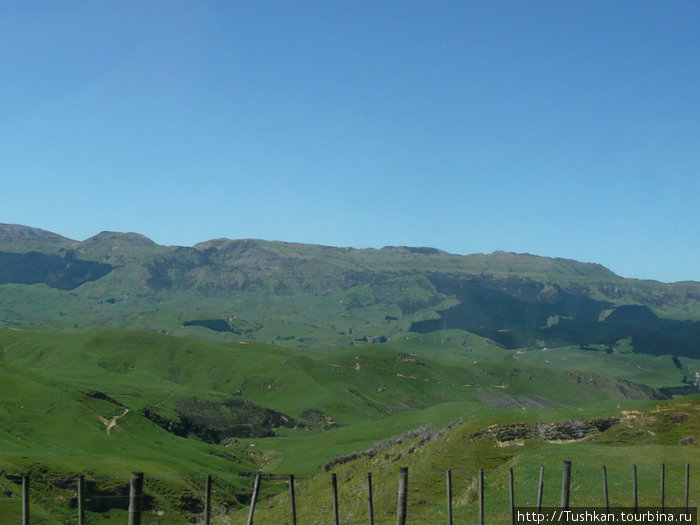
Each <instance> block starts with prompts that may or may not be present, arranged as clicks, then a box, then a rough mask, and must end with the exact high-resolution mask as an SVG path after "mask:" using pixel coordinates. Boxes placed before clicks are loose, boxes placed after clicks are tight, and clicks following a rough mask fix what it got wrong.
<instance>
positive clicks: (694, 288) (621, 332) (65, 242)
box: [0, 224, 700, 358]
mask: <svg viewBox="0 0 700 525" xmlns="http://www.w3.org/2000/svg"><path fill="white" fill-rule="evenodd" d="M699 321H700V283H697V282H681V283H673V284H665V283H660V282H656V281H641V280H635V279H625V278H622V277H620V276H617V275H615V274H614V273H613V272H611V271H610V270H608V269H606V268H604V267H603V266H601V265H599V264H591V263H581V262H577V261H573V260H568V259H558V258H547V257H538V256H535V255H530V254H515V253H508V252H494V253H492V254H488V255H484V254H475V255H467V256H462V255H452V254H449V253H446V252H443V251H441V250H437V249H435V248H426V247H419V248H415V247H405V246H399V247H395V246H388V247H385V248H382V249H363V250H358V249H354V248H336V247H330V246H318V245H308V244H298V243H286V242H270V241H262V240H256V239H243V240H230V239H215V240H210V241H206V242H202V243H199V244H197V245H195V246H193V247H181V246H161V245H158V244H156V243H154V242H153V241H151V240H150V239H148V238H146V237H144V236H142V235H139V234H136V233H117V232H102V233H99V234H97V235H95V236H94V237H91V238H89V239H87V240H85V241H82V242H79V241H75V240H71V239H68V238H66V237H62V236H60V235H57V234H55V233H51V232H47V231H44V230H39V229H35V228H30V227H27V226H18V225H9V224H0V325H5V326H35V327H42V328H46V329H51V330H62V331H64V330H76V329H77V330H82V329H87V328H94V327H113V328H133V329H146V330H152V331H159V332H164V333H171V334H175V335H192V336H196V337H200V338H204V339H220V340H258V341H268V342H275V343H277V344H282V345H286V346H290V347H314V348H335V347H340V346H348V345H351V344H357V343H360V342H361V343H378V344H381V343H384V342H388V341H392V340H393V341H394V342H397V341H399V340H405V339H406V338H411V337H413V336H415V335H416V334H440V333H445V334H448V333H449V334H451V336H450V337H449V338H443V339H444V340H445V341H446V340H447V339H450V341H453V342H454V343H453V344H454V345H463V344H465V343H464V341H465V338H464V337H466V336H468V335H469V334H476V335H478V336H480V337H482V338H486V339H488V340H490V341H493V342H494V343H496V344H498V345H500V346H503V347H506V348H517V347H553V346H563V345H572V344H573V345H578V346H580V347H582V348H586V347H588V346H589V345H603V346H607V347H608V348H610V349H613V348H616V347H617V346H618V345H620V344H623V343H624V346H625V347H631V348H632V349H633V350H634V351H637V352H645V353H653V354H672V355H680V356H688V357H695V358H699V357H700V322H699ZM460 334H463V336H462V335H460ZM452 336H454V337H452ZM447 344H449V342H448V343H447Z"/></svg>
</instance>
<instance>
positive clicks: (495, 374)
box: [0, 329, 700, 523]
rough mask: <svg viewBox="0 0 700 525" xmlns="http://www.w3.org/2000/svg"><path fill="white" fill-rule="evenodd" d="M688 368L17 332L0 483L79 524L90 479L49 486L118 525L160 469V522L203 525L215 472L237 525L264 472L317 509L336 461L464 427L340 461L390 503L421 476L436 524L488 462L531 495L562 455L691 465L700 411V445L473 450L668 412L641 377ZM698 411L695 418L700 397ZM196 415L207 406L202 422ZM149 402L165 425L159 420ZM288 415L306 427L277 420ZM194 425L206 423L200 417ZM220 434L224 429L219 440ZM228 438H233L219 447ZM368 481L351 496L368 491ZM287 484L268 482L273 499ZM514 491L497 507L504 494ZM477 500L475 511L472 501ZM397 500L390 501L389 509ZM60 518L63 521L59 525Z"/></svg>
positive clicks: (481, 345) (429, 345) (676, 374)
mask: <svg viewBox="0 0 700 525" xmlns="http://www.w3.org/2000/svg"><path fill="white" fill-rule="evenodd" d="M450 337H453V338H455V337H462V338H463V339H462V340H460V341H458V343H459V344H458V345H457V346H454V345H452V344H450V345H444V347H443V342H442V341H443V340H444V339H446V338H450ZM406 338H408V339H406ZM450 343H454V341H450ZM681 365H682V368H679V367H678V365H677V364H675V363H674V362H673V361H672V359H671V356H660V357H655V356H644V355H637V354H631V353H624V352H616V353H613V354H610V355H609V354H607V353H605V352H603V351H590V350H586V351H584V350H579V349H576V348H564V349H557V350H551V351H544V350H534V351H510V350H502V349H499V348H497V347H495V346H493V345H492V344H491V343H489V342H488V341H487V340H484V339H482V338H479V337H476V336H468V337H465V336H464V335H463V334H459V333H450V332H445V333H442V334H425V335H417V334H410V335H408V334H407V335H405V336H404V337H403V338H396V339H395V340H393V341H391V342H389V343H386V344H376V345H368V346H364V347H359V346H355V347H351V348H346V349H341V350H336V351H334V352H332V353H329V352H320V351H309V350H300V349H289V348H283V347H278V346H274V345H269V344H261V343H248V344H242V343H240V342H239V343H213V342H202V341H199V340H194V339H187V338H177V337H171V336H165V335H161V334H155V333H148V332H126V331H109V330H101V331H89V332H84V333H76V334H55V333H47V332H42V331H33V330H17V329H2V330H0V393H1V394H2V396H1V397H0V420H1V421H2V426H0V445H1V450H0V483H1V484H2V487H0V489H2V490H4V491H5V494H6V496H7V497H10V498H11V497H16V496H17V495H18V494H19V485H17V483H16V482H14V481H12V480H16V478H17V476H18V475H20V474H21V473H23V472H29V473H30V474H31V476H32V479H33V485H32V486H33V489H32V490H33V491H34V492H33V496H34V497H35V499H36V502H35V504H34V506H33V509H34V511H33V514H34V516H35V517H36V519H37V520H38V521H37V522H38V523H41V522H42V521H40V520H41V519H44V520H46V521H45V522H46V523H54V522H56V523H62V521H60V520H62V519H67V518H65V516H70V515H72V514H71V513H72V511H71V510H70V508H69V504H70V498H72V497H73V496H71V494H72V490H73V488H72V487H73V485H72V484H71V483H72V482H71V483H66V482H64V481H61V482H57V483H53V482H51V481H50V480H65V479H69V478H74V477H75V476H76V475H78V474H80V473H83V474H85V475H86V476H87V478H88V479H89V480H90V482H91V483H92V485H91V490H93V491H95V493H98V494H103V496H104V500H103V501H105V502H107V503H104V505H103V506H102V507H99V506H98V505H97V503H95V504H94V506H93V511H91V513H90V517H91V519H92V522H94V523H100V522H105V523H108V522H113V520H118V519H120V518H119V516H122V517H123V511H124V509H123V508H121V507H120V506H119V505H122V507H123V501H124V498H123V497H121V496H123V493H124V491H125V490H126V489H125V487H126V483H127V482H128V479H129V475H130V473H131V472H132V471H143V472H145V473H146V476H147V491H148V492H149V494H152V497H153V500H152V501H151V502H150V504H149V505H150V507H149V508H150V511H149V512H151V514H152V515H153V517H152V519H153V520H155V521H154V522H157V523H178V522H182V523H185V522H187V520H188V519H196V517H197V515H198V514H197V512H196V508H198V505H200V506H201V501H200V500H201V485H202V483H203V479H204V477H205V476H206V474H208V473H211V474H213V475H214V476H215V479H216V485H215V500H216V506H217V509H219V513H221V514H223V513H225V512H233V514H231V518H232V520H233V521H231V522H232V523H237V522H238V521H235V520H238V519H239V518H238V517H237V516H238V515H237V514H236V512H235V509H236V508H239V507H240V506H241V505H243V504H245V503H246V501H247V498H248V497H249V495H250V485H251V483H252V480H251V477H250V475H251V473H253V472H255V471H259V470H260V471H262V472H265V473H267V474H268V475H281V474H289V473H294V474H296V475H298V476H301V477H302V481H303V483H302V484H301V485H300V487H299V495H300V496H299V497H300V498H301V499H300V504H302V503H303V502H304V498H305V497H309V498H310V500H309V502H308V503H304V504H305V505H312V502H313V501H316V502H318V501H321V500H322V498H324V497H325V494H326V493H327V490H326V489H327V487H326V485H327V482H328V474H327V473H326V472H324V471H323V470H322V469H321V467H322V465H324V464H325V463H327V462H329V461H331V460H332V459H333V458H336V457H338V456H343V455H347V454H350V453H352V452H355V451H362V450H366V449H368V448H370V447H371V446H372V445H373V444H374V443H377V442H381V441H383V440H386V439H387V438H389V437H391V436H396V435H400V434H403V433H404V432H406V431H409V430H411V429H416V428H419V427H422V426H424V425H427V424H430V425H432V427H433V428H435V429H436V430H439V429H440V428H443V427H445V426H446V425H448V424H449V423H450V422H453V423H454V424H455V426H454V428H453V429H452V430H451V431H450V432H448V433H447V434H445V435H444V436H441V437H440V438H439V439H437V440H435V441H433V442H430V443H428V444H426V445H425V446H424V447H416V449H415V451H413V452H412V453H408V452H407V450H408V449H410V448H411V446H412V445H411V444H410V443H405V444H402V445H399V446H398V448H397V449H396V450H395V451H387V452H385V453H383V455H382V456H381V457H374V458H372V459H369V458H366V457H365V458H361V459H360V460H358V461H357V462H351V463H347V464H344V465H341V466H339V467H336V468H337V472H338V473H339V474H342V476H341V478H342V479H343V480H350V479H351V478H352V479H355V478H357V479H361V478H362V476H363V475H364V474H363V472H364V471H366V470H367V469H369V470H372V471H374V472H376V475H377V480H376V482H377V487H386V489H382V490H386V491H388V492H387V494H389V493H392V491H395V478H396V476H397V472H398V466H399V465H401V466H403V465H404V464H405V465H406V466H409V468H410V469H411V472H414V473H415V477H414V475H413V474H412V477H411V479H412V480H413V481H412V486H413V487H414V488H415V489H416V490H418V489H419V488H420V489H421V490H420V494H421V495H417V494H414V495H413V496H412V498H413V500H414V501H416V504H415V505H412V509H413V510H412V511H411V512H414V513H416V514H415V516H416V519H425V520H428V521H424V522H425V523H430V522H432V520H433V519H434V518H433V515H432V514H431V513H433V512H434V513H439V509H440V508H441V505H440V504H438V500H439V498H438V495H439V494H441V493H442V490H443V489H442V488H441V487H442V486H443V485H442V484H443V483H444V481H440V479H441V476H442V475H443V474H444V470H446V469H447V468H453V469H454V470H455V473H456V475H458V476H463V479H462V480H461V481H459V483H460V487H462V486H463V485H464V484H466V483H467V482H470V481H469V480H470V479H472V478H471V477H469V476H472V475H473V470H474V469H475V468H486V469H489V470H490V471H493V473H492V474H489V479H491V480H492V481H489V483H492V484H494V485H493V487H494V488H497V487H502V481H498V480H499V479H500V478H502V477H503V475H504V474H503V472H504V470H503V469H505V468H507V467H508V466H509V465H510V466H513V467H514V468H515V469H516V472H518V476H520V477H517V478H516V482H517V483H518V484H519V486H520V485H522V484H526V485H527V484H529V481H527V480H528V479H529V478H528V477H529V476H532V475H533V474H531V473H530V472H531V470H532V469H533V468H534V469H535V470H536V469H538V468H539V464H540V463H543V464H547V465H548V467H549V466H552V468H555V467H556V465H559V464H560V463H561V461H562V460H563V459H572V460H573V461H575V463H576V464H578V465H579V466H580V468H583V467H584V466H586V465H588V466H587V467H586V468H591V469H593V470H595V468H599V467H595V464H597V463H596V462H600V461H603V460H605V461H608V460H607V459H605V458H608V457H609V458H610V459H609V461H610V466H611V469H613V470H612V471H611V472H617V471H618V470H620V471H621V472H624V470H625V469H626V468H628V466H629V464H630V463H631V461H632V458H633V457H634V456H635V454H638V453H639V452H640V451H642V455H643V457H644V461H643V462H642V461H639V463H640V464H641V463H644V464H647V465H650V466H649V468H650V469H651V468H653V467H652V466H651V465H655V464H657V463H660V462H663V461H664V460H665V459H668V458H673V461H674V462H675V463H674V464H680V463H682V462H685V461H691V460H693V461H694V456H693V453H695V454H696V447H695V446H679V445H678V444H677V441H678V440H680V439H683V438H684V437H692V436H696V438H697V421H696V417H695V414H694V413H692V414H691V415H692V416H693V417H692V418H691V420H689V421H690V423H687V424H686V423H684V425H686V426H685V427H683V428H684V429H685V428H688V429H690V430H689V431H688V432H689V434H688V436H686V435H685V434H683V435H681V434H678V432H677V431H678V430H679V428H680V427H678V428H676V427H674V426H673V425H667V426H668V428H665V427H659V428H657V427H654V426H653V425H652V426H651V427H649V429H647V430H649V431H650V432H653V433H655V434H654V435H655V436H657V437H653V438H652V434H650V433H647V434H644V433H643V432H642V434H640V433H639V432H637V431H636V430H635V432H636V433H633V435H631V437H630V436H628V435H627V434H625V433H624V432H623V433H622V434H621V435H619V436H618V437H617V438H615V439H616V440H617V441H614V442H606V441H604V440H603V436H606V438H607V437H608V436H615V435H616V434H615V433H613V434H609V433H605V434H601V436H599V437H596V438H592V439H589V440H586V441H585V443H584V442H581V443H575V444H571V446H569V445H566V447H565V449H564V448H562V446H560V445H557V446H552V445H551V444H544V443H525V444H524V445H523V446H511V447H497V446H496V445H494V444H493V443H491V442H484V443H481V442H476V443H465V437H466V436H468V435H470V434H471V433H474V432H477V431H479V430H481V429H483V428H487V427H488V426H490V425H493V424H507V423H514V422H518V421H523V422H536V421H549V420H564V419H568V418H573V417H577V418H594V417H602V416H609V415H616V414H617V415H619V414H620V411H621V410H623V409H628V410H632V409H635V410H636V409H639V410H647V411H649V410H652V411H653V410H654V408H655V407H656V405H657V404H658V403H662V402H660V401H649V400H648V398H649V396H653V395H657V394H656V393H655V391H653V390H652V389H651V387H650V386H645V385H638V384H635V381H639V382H643V383H646V385H651V386H655V387H660V386H676V385H680V384H681V380H682V378H683V376H684V375H687V374H688V373H689V370H691V369H695V370H697V369H698V368H700V367H699V366H698V362H697V361H695V360H692V359H686V358H683V359H682V361H681ZM601 370H605V371H608V370H609V372H608V374H601V373H600V372H599V371H601ZM596 371H598V372H596ZM614 376H616V377H614ZM642 380H643V381H642ZM645 399H647V400H645ZM232 400H234V401H237V403H238V404H236V403H233V401H232ZM688 403H690V404H691V407H696V406H697V398H690V401H688ZM662 404H663V403H662ZM239 406H245V410H247V411H248V412H245V413H244V417H245V418H253V419H255V418H258V419H257V420H259V421H260V425H259V427H256V428H255V429H253V432H254V433H253V435H250V434H246V435H237V434H236V430H234V431H231V429H229V428H219V427H216V424H217V422H216V421H212V419H216V418H217V417H219V416H218V415H220V414H221V413H222V412H221V410H224V409H226V410H229V412H227V413H228V414H229V415H231V416H232V417H234V416H235V415H236V414H235V413H231V412H230V411H231V410H234V411H235V410H237V409H236V408H234V409H232V408H231V407H239ZM188 407H190V408H191V407H195V412H196V411H199V412H201V413H200V414H193V413H192V410H190V411H189V412H187V409H188ZM202 407H204V408H202ZM227 407H228V408H227ZM146 409H148V410H149V411H150V413H155V414H157V416H158V417H159V418H160V419H154V418H153V417H152V418H150V419H149V418H148V417H146V414H147V412H145V410H146ZM269 411H275V414H272V415H270V414H271V412H269ZM691 412H692V411H691ZM205 416H206V417H205ZM273 416H274V417H276V418H287V420H288V421H290V422H292V423H290V424H289V425H284V424H279V421H280V420H279V419H276V420H275V421H277V423H270V421H271V420H270V419H269V418H271V417H273ZM197 417H199V419H198V418H197ZM188 418H189V419H188ZM207 418H208V419H207ZM266 418H267V419H266ZM187 421H189V422H190V423H189V424H190V426H187V425H184V424H183V422H187ZM177 424H180V427H179V428H180V430H181V432H180V433H179V434H178V433H177V432H174V431H173V430H172V428H171V431H168V428H169V427H168V425H171V426H172V425H175V426H177ZM207 425H209V426H207ZM246 429H247V431H250V428H248V427H246ZM214 430H216V431H217V432H219V433H217V434H212V432H213V431H214ZM240 430H241V429H240V428H238V430H237V431H240ZM207 432H209V433H207ZM226 432H229V434H227V433H226ZM231 432H232V433H231ZM256 432H257V433H256ZM608 432H611V431H608ZM645 432H646V430H645ZM674 432H675V433H674ZM211 435H215V436H217V440H218V441H212V440H211V439H207V436H211ZM222 436H223V437H222ZM658 436H661V437H658ZM662 438H663V439H662ZM659 440H661V441H659ZM674 440H675V441H674ZM462 445H463V446H462ZM440 447H442V448H440ZM564 450H565V451H566V453H565V454H564V453H561V452H562V451H564ZM613 451H616V452H613ZM385 456H386V457H385ZM382 458H383V459H382ZM392 458H393V459H392ZM592 458H595V460H593V459H592ZM592 462H593V463H592ZM679 462H680V463H679ZM691 462H692V461H691ZM526 467H527V468H526ZM674 468H675V467H674ZM460 472H461V473H462V474H458V473H460ZM470 472H472V474H468V473H470ZM611 475H612V474H611ZM615 475H618V474H615ZM619 475H620V476H621V475H622V474H619ZM310 476H315V477H310ZM421 476H422V477H421ZM491 476H493V477H491ZM304 477H310V478H308V479H303V478H304ZM458 479H461V478H458ZM596 479H597V478H596ZM520 480H522V481H520ZM621 483H622V482H621ZM315 484H317V485H318V489H316V488H314V487H316V485H315ZM433 485H434V486H435V488H430V487H433ZM344 486H345V485H344ZM324 487H325V488H324ZM351 487H352V486H351V485H348V486H347V487H346V488H345V489H343V490H348V491H354V490H355V489H352V488H351ZM283 488H284V487H282V486H275V485H273V484H270V483H268V484H266V487H265V495H266V498H268V497H270V496H271V495H272V494H273V493H274V492H275V490H276V489H283ZM426 490H427V491H428V492H425V491H426ZM465 490H466V489H465ZM469 490H471V489H469ZM580 490H581V491H583V492H581V494H588V493H589V492H586V490H588V489H586V490H584V489H580ZM669 490H670V486H669ZM590 491H591V492H590V493H591V494H593V492H594V489H593V488H591V489H590ZM433 493H434V494H435V496H424V495H422V494H433ZM497 493H498V494H500V491H495V492H494V498H495V499H494V500H493V503H492V504H493V505H497V504H498V503H497V502H498V501H499V500H498V498H500V497H501V496H500V495H499V496H497V495H496V494H497ZM305 494H306V495H307V496H305ZM469 494H471V493H469ZM322 495H324V496H322ZM460 497H461V498H462V500H464V501H465V502H468V501H470V498H471V497H472V496H469V495H468V494H467V495H462V496H460ZM586 497H588V496H586ZM109 498H114V499H113V500H110V499H109ZM280 498H281V499H279V500H275V499H265V500H264V501H265V504H264V505H261V508H260V512H261V516H265V512H268V511H269V512H272V513H273V514H270V516H273V517H271V518H269V519H271V520H276V519H278V518H277V517H274V516H275V514H274V513H275V512H278V511H279V512H280V513H282V512H283V511H282V510H281V509H282V508H283V507H284V505H283V504H281V503H280V504H278V503H277V502H278V501H283V499H284V496H280ZM436 498H437V499H436ZM389 499H391V498H389ZM360 500H361V498H360ZM380 500H381V498H380ZM380 500H378V501H380ZM95 501H96V502H97V501H100V500H97V499H96V500H95ZM109 501H113V502H114V505H113V506H111V507H110V506H109V504H108V502H109ZM419 501H422V502H423V503H418V502H419ZM393 504H394V503H391V502H390V501H389V502H388V503H386V504H383V503H382V504H380V503H378V505H380V507H378V510H379V508H381V505H384V506H385V507H386V509H389V508H390V507H391V505H393ZM470 505H471V506H470ZM269 506H271V508H270V509H268V510H265V509H266V508H267V507H269ZM278 507H279V509H278ZM362 508H363V507H362V505H361V501H360V503H358V507H357V510H356V511H354V510H353V511H352V512H356V514H357V516H359V515H360V514H361V512H362V510H361V509H362ZM227 509H228V510H227ZM275 509H278V510H275ZM470 509H473V503H465V504H464V505H462V506H461V507H460V510H459V512H460V513H463V515H464V516H468V515H469V513H470V512H472V510H470ZM16 512H17V500H14V499H7V500H3V499H0V516H3V517H4V516H5V515H15V513H16ZM159 512H160V513H161V514H158V513H159ZM348 512H350V511H349V510H348ZM387 512H389V510H385V514H386V513H387ZM437 515H438V514H435V516H437ZM281 516H282V514H280V518H279V519H281ZM353 516H355V514H352V513H351V514H349V515H348V520H350V519H355V518H354V517H353ZM418 517H420V518H418ZM50 518H51V519H50ZM55 519H59V521H51V520H55ZM222 519H223V518H222ZM264 519H265V518H261V520H263V521H261V523H265V522H266V521H264ZM357 519H360V518H359V517H358V518H357ZM435 519H437V518H435ZM220 522H221V523H227V521H220ZM267 522H269V523H272V522H276V521H267ZM280 523H283V521H280Z"/></svg>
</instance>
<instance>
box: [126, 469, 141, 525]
mask: <svg viewBox="0 0 700 525" xmlns="http://www.w3.org/2000/svg"><path fill="white" fill-rule="evenodd" d="M142 507H143V472H132V473H131V483H130V485H129V525H141V510H142Z"/></svg>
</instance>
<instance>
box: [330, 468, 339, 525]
mask: <svg viewBox="0 0 700 525" xmlns="http://www.w3.org/2000/svg"><path fill="white" fill-rule="evenodd" d="M331 487H332V488H333V518H334V520H335V525H340V512H339V510H338V476H336V474H335V472H333V473H332V474H331Z"/></svg>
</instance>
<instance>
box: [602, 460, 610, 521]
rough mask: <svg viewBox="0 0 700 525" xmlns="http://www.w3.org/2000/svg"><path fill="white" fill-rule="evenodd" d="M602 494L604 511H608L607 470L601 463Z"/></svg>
mask: <svg viewBox="0 0 700 525" xmlns="http://www.w3.org/2000/svg"><path fill="white" fill-rule="evenodd" d="M603 496H604V498H605V512H610V498H609V497H608V470H607V469H606V468H605V465H603Z"/></svg>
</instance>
